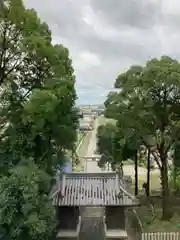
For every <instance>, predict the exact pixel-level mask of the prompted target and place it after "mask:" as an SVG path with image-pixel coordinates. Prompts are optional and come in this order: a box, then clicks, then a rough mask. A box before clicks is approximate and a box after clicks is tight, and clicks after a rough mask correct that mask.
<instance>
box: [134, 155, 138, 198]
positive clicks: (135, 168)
mask: <svg viewBox="0 0 180 240" xmlns="http://www.w3.org/2000/svg"><path fill="white" fill-rule="evenodd" d="M134 170H135V192H134V194H135V196H137V195H138V154H137V151H136V154H135V158H134Z"/></svg>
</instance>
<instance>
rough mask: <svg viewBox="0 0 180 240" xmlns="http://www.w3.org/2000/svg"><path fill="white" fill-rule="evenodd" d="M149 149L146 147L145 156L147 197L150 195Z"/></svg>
mask: <svg viewBox="0 0 180 240" xmlns="http://www.w3.org/2000/svg"><path fill="white" fill-rule="evenodd" d="M150 154H151V152H150V150H149V149H148V156H147V191H146V195H147V197H149V196H150Z"/></svg>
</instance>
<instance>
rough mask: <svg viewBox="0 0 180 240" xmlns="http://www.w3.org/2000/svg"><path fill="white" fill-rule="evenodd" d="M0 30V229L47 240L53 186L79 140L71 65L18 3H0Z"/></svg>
mask: <svg viewBox="0 0 180 240" xmlns="http://www.w3.org/2000/svg"><path fill="white" fill-rule="evenodd" d="M0 26H1V28H0V101H1V105H0V128H1V129H0V158H1V161H0V176H1V177H0V188H1V193H0V194H1V203H0V204H1V206H2V208H1V211H0V215H1V230H0V231H1V232H2V231H3V232H2V234H5V237H4V238H3V239H48V237H49V236H50V235H51V232H52V229H53V228H54V213H53V210H52V208H51V206H50V203H49V201H48V196H47V194H48V191H49V188H50V183H51V182H52V179H53V177H54V171H55V169H57V168H58V165H61V163H62V162H63V159H64V155H65V153H66V152H67V151H71V150H73V149H74V146H75V142H76V138H77V136H76V129H77V126H78V117H79V116H78V111H77V109H76V108H75V101H76V91H75V76H74V69H73V67H72V60H71V59H70V57H69V51H68V49H67V48H65V47H64V46H62V45H53V44H52V42H51V41H52V36H51V31H50V29H49V27H48V25H47V24H46V23H44V22H42V21H41V20H40V19H39V17H38V16H37V13H36V12H35V10H33V9H26V8H25V7H24V4H23V1H22V0H3V1H2V2H1V12H0ZM22 160H23V165H22V163H21V161H22Z"/></svg>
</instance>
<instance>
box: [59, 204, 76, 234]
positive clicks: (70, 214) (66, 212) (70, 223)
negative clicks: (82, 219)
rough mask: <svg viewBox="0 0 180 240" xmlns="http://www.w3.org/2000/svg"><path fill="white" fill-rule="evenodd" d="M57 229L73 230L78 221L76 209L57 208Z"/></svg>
mask: <svg viewBox="0 0 180 240" xmlns="http://www.w3.org/2000/svg"><path fill="white" fill-rule="evenodd" d="M56 216H57V229H69V230H74V229H76V227H77V224H78V221H79V208H78V207H57V208H56Z"/></svg>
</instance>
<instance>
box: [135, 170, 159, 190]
mask: <svg viewBox="0 0 180 240" xmlns="http://www.w3.org/2000/svg"><path fill="white" fill-rule="evenodd" d="M146 181H147V179H146V175H140V176H139V179H138V185H139V188H140V189H141V188H142V184H143V183H144V182H146ZM160 189H161V181H160V176H159V174H158V173H153V171H152V172H151V173H150V190H151V191H159V190H160Z"/></svg>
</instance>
